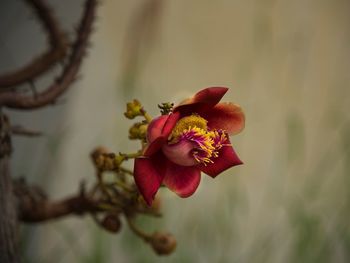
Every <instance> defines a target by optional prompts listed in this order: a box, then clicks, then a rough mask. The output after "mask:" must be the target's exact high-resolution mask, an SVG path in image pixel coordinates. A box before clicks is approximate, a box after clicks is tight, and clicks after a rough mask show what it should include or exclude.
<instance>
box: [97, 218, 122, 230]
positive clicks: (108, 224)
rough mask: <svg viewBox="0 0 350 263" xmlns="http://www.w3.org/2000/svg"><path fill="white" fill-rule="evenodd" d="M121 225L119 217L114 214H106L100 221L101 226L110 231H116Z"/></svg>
mask: <svg viewBox="0 0 350 263" xmlns="http://www.w3.org/2000/svg"><path fill="white" fill-rule="evenodd" d="M121 225H122V224H121V222H120V219H119V217H118V216H117V215H115V214H108V215H106V216H105V217H104V218H103V220H102V222H101V226H102V227H103V228H104V229H106V230H107V231H109V232H112V233H117V232H118V231H119V230H120V228H121Z"/></svg>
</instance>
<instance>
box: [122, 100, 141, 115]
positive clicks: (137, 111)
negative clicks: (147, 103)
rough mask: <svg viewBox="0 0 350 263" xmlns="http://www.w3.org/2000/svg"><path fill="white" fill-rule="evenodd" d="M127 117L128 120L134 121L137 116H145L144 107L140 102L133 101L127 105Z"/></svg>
mask: <svg viewBox="0 0 350 263" xmlns="http://www.w3.org/2000/svg"><path fill="white" fill-rule="evenodd" d="M124 115H125V117H126V118H128V119H134V118H135V117H137V116H143V109H142V105H141V103H140V102H139V101H138V100H133V101H132V102H128V103H127V104H126V112H125V113H124Z"/></svg>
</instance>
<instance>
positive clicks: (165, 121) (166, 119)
mask: <svg viewBox="0 0 350 263" xmlns="http://www.w3.org/2000/svg"><path fill="white" fill-rule="evenodd" d="M179 118H180V114H179V113H171V114H169V115H161V116H159V117H158V118H155V119H153V120H152V121H151V123H150V124H149V125H148V128H147V139H148V142H150V143H151V142H153V141H154V140H155V139H156V138H158V137H160V136H163V137H168V136H169V134H170V133H171V131H172V129H173V128H174V126H175V124H176V122H177V121H178V120H179Z"/></svg>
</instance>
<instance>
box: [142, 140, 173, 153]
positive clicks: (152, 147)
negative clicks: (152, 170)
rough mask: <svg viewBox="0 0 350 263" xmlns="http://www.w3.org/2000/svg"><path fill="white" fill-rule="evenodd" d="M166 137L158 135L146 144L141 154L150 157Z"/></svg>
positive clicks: (160, 146)
mask: <svg viewBox="0 0 350 263" xmlns="http://www.w3.org/2000/svg"><path fill="white" fill-rule="evenodd" d="M166 141H167V139H166V138H165V137H158V138H157V139H155V140H154V141H153V142H151V143H150V144H148V145H147V147H146V149H145V150H144V152H143V155H144V156H146V157H150V156H152V155H153V154H155V153H156V152H157V151H158V150H159V149H160V148H162V146H163V145H164V144H165V143H166Z"/></svg>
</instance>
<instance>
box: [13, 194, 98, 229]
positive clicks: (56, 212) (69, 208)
mask: <svg viewBox="0 0 350 263" xmlns="http://www.w3.org/2000/svg"><path fill="white" fill-rule="evenodd" d="M99 211H102V210H101V209H100V208H99V207H98V206H97V204H96V203H95V202H94V201H93V200H90V199H88V198H87V197H85V196H80V195H78V196H73V197H70V198H66V199H64V200H61V201H49V200H42V201H40V202H28V201H27V202H26V201H22V203H21V204H20V208H19V209H18V212H19V215H18V218H19V220H20V221H22V222H26V223H39V222H43V221H48V220H52V219H58V218H61V217H64V216H67V215H80V216H81V215H84V214H86V213H96V212H99Z"/></svg>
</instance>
